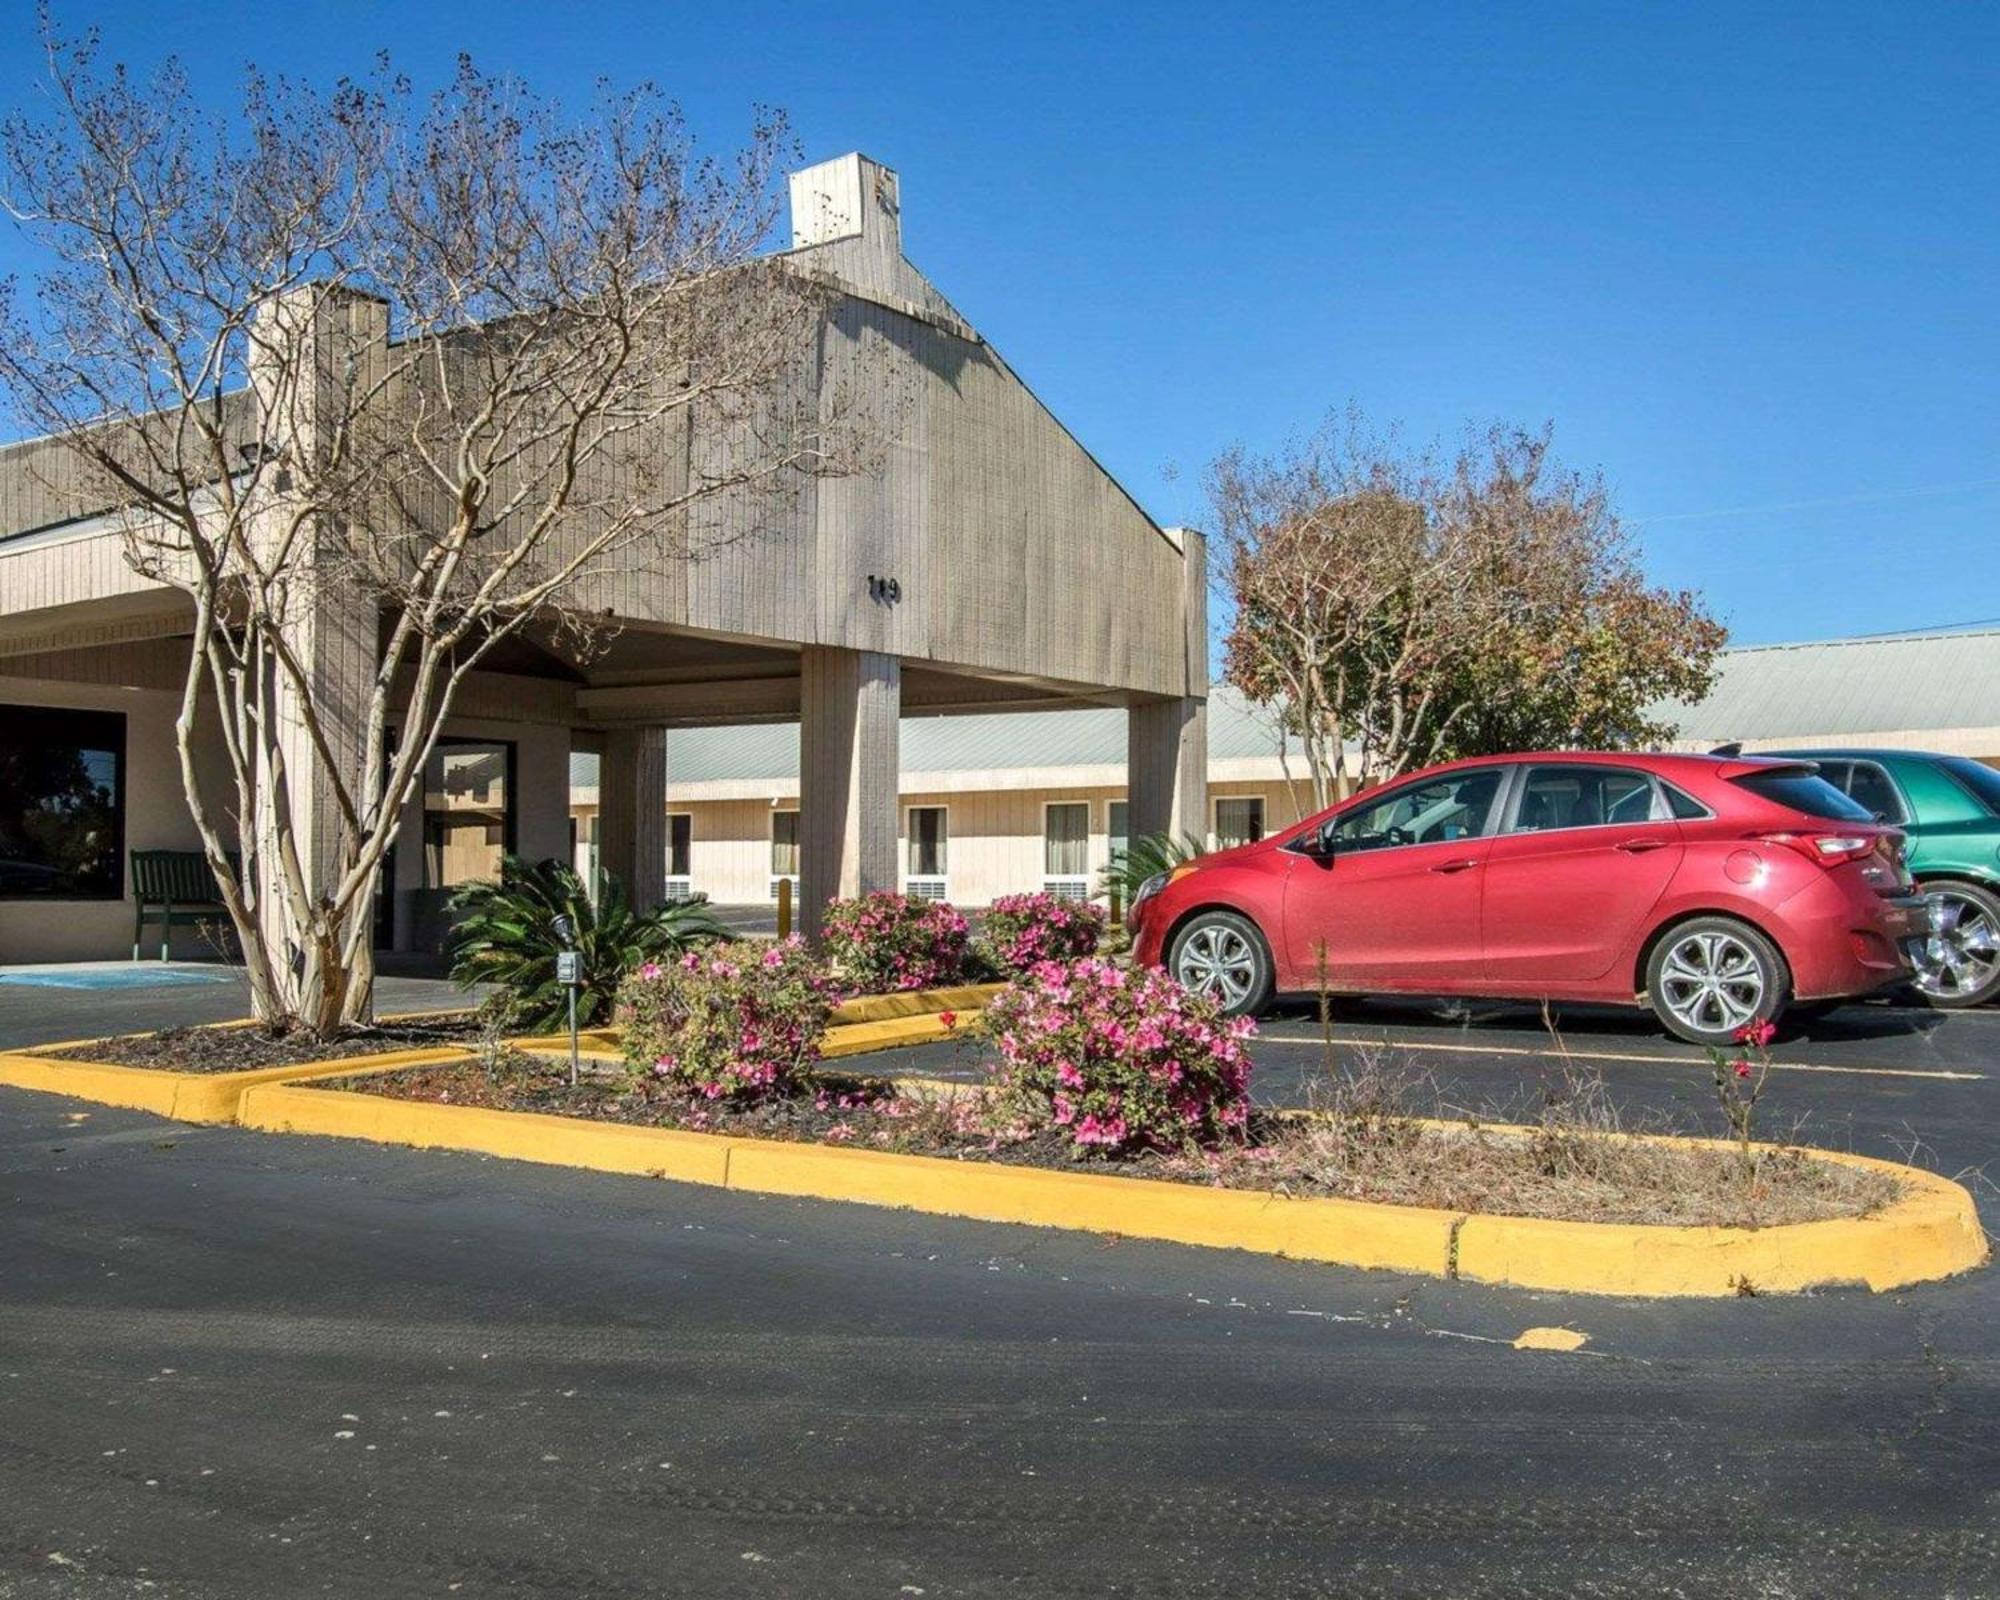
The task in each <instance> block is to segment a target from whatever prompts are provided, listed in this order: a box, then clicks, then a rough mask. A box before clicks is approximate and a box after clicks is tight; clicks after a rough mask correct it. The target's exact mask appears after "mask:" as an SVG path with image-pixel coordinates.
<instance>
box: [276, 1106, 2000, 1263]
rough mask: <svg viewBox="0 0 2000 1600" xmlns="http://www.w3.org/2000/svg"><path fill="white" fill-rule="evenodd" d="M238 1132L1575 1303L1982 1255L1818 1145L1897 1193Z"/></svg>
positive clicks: (661, 1136) (493, 1130) (463, 1109)
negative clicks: (1138, 1172)
mask: <svg viewBox="0 0 2000 1600" xmlns="http://www.w3.org/2000/svg"><path fill="white" fill-rule="evenodd" d="M323 1075H324V1074H323ZM241 1120H242V1122H243V1124H244V1126H246V1127H253V1128H263V1129H267V1130H269V1131H272V1132H281V1133H315V1134H331V1135H337V1136H341V1137H346V1138H357V1139H372V1140H375V1141H377V1142H379V1143H385V1144H402V1145H413V1146H416V1147H418V1148H434V1149H459V1150H476V1151H480V1152H483V1153H485V1154H488V1155H497V1156H509V1157H513V1158H516V1159H519V1160H525V1161H536V1162H542V1163H546V1164H553V1165H558V1166H575V1167H584V1168H588V1169H591V1170H594V1171H600V1172H626V1173H631V1172H643V1173H650V1174H656V1175H659V1176H663V1177H672V1178H677V1179H680V1180H682V1181H685V1182H690V1183H706V1184H711V1185H719V1186H721V1187H725V1188H730V1189H737V1190H742V1191H745V1192H748V1193H756V1194H782V1195H794V1196H801V1197H808V1198H812V1199H819V1200H844V1201H852V1202H856V1203H859V1204H863V1205H878V1206H893V1207H899V1208H904V1209H909V1210H915V1211H925V1212H931V1213H935V1214H937V1215H942V1216H955V1217H970V1218H975V1219H977V1220H980V1221H984V1222H1011V1223H1026V1224H1030V1225H1033V1226H1038V1227H1053V1228H1066V1229H1077V1230H1081V1231H1085V1232H1091V1233H1111V1234H1120V1235H1124V1236H1127V1237H1130V1238H1135V1239H1160V1240H1166V1241H1169V1242H1171V1243H1175V1244H1193V1245H1208V1246H1217V1247H1223V1248H1229V1249H1237V1250H1250V1251H1256V1252H1259V1253H1262V1254H1266V1255H1281V1256H1290V1257H1292V1258H1294V1259H1297V1260H1303V1261H1323V1262H1330V1263H1336V1264H1339V1265H1342V1266H1352V1267H1376V1268H1387V1269H1390V1270H1394V1271H1400V1272H1420V1273H1424V1274H1427V1275H1429V1276H1432V1277H1460V1278H1465V1279H1469V1280H1473V1281H1477V1282H1482V1283H1495V1284H1512V1285H1515V1286H1517V1287H1522V1288H1534V1289H1551V1290H1561V1291H1564V1292H1569V1293H1577V1294H1614V1295H1630V1296H1690V1295H1693V1296H1724V1295H1735V1294H1740V1293H1743V1292H1745V1291H1746V1290H1751V1291H1755V1292H1757V1293H1780V1292H1794V1291H1798V1290H1804V1289H1811V1288H1821V1287H1833V1286H1837V1285H1850V1284H1851V1285H1860V1286H1865V1287H1867V1288H1869V1289H1875V1290H1882V1289H1893V1288H1900V1287H1902V1286H1904V1285H1907V1284H1912V1283H1922V1282H1927V1281H1930V1280H1932V1279H1936V1278H1946V1277H1951V1276H1953V1275H1955V1274H1957V1273H1960V1272H1964V1271H1967V1270H1969V1269H1970V1268H1972V1267H1976V1266H1978V1265H1979V1264H1980V1263H1982V1262H1983V1261H1985V1259H1986V1256H1987V1250H1986V1239H1985V1235H1984V1233H1983V1232H1982V1231H1981V1229H1980V1226H1979V1221H1978V1216H1977V1213H1976V1211H1975V1210H1974V1207H1973V1203H1972V1196H1971V1195H1970V1194H1968V1193H1967V1192H1966V1190H1965V1189H1964V1188H1963V1187H1962V1186H1961V1185H1959V1184H1956V1183H1953V1182H1952V1181H1951V1180H1949V1179H1947V1178H1941V1177H1938V1176H1937V1175H1936V1174H1934V1173H1927V1172H1920V1171H1918V1170H1916V1169H1914V1168H1910V1167H1903V1166H1899V1165H1897V1164H1896V1163H1894V1162H1887V1161H1876V1160H1873V1159H1871V1158H1869V1157H1866V1156H1854V1155H1847V1154H1845V1153H1843V1152H1839V1151H1829V1150H1815V1151H1813V1152H1811V1154H1812V1155H1813V1157H1815V1158H1816V1159H1823V1160H1829V1161H1837V1162H1845V1163H1848V1164H1850V1165H1856V1166H1863V1167H1870V1168H1874V1169H1877V1170H1880V1171H1885V1172H1889V1173H1891V1174H1893V1175H1894V1176H1895V1177H1896V1178H1898V1179H1899V1180H1900V1181H1901V1182H1902V1183H1903V1184H1904V1185H1906V1193H1905V1194H1904V1196H1903V1198H1902V1199H1900V1200H1898V1201H1897V1202H1896V1203H1895V1204H1893V1205H1891V1206H1889V1207H1887V1208H1886V1209H1884V1210H1883V1211H1881V1212H1878V1213H1877V1214H1875V1215H1874V1216H1870V1217H1861V1218H1856V1219H1853V1220H1849V1221H1838V1222H1807V1223H1795V1224H1789V1225H1786V1226H1782V1227H1773V1228H1758V1229H1751V1228H1688V1227H1667V1226H1644V1225H1632V1224H1616V1223H1601V1222H1551V1221H1547V1220H1544V1219H1541V1218H1536V1217H1496V1216H1473V1215H1466V1214H1462V1213H1457V1212H1449V1211H1431V1210H1424V1209H1421V1208H1419V1207H1414V1206H1397V1205H1384V1204H1378V1203H1373V1202H1367V1201H1359V1200H1342V1199H1334V1198H1322V1197H1292V1196H1287V1195H1279V1194H1271V1193H1264V1192H1259V1191H1255V1190H1243V1189H1208V1188H1202V1187H1200V1186H1199V1185H1195V1184H1183V1183H1167V1182H1162V1181H1159V1180H1155V1179H1147V1178H1126V1177H1114V1176H1109V1175H1101V1174H1097V1173H1087V1172H1052V1171H1049V1170H1048V1169H1046V1168H1040V1167H1011V1166H1006V1165H1003V1164H1000V1163H989V1162H979V1161H951V1160H944V1159H940V1158H938V1157H934V1156H912V1155H895V1154H891V1153H889V1152H887V1151H881V1150H857V1149H851V1148H843V1147H840V1146H834V1145H821V1144H803V1143H787V1142H785V1141H781V1140H775V1139H744V1138H733V1137H729V1136H726V1135H718V1134H699V1133H684V1132H681V1131H680V1130H678V1129H665V1128H634V1127H628V1126H624V1125H621V1124H615V1123H593V1122H584V1121H580V1120H578V1119H576V1118H571V1117H560V1116H548V1115H544V1114H540V1113H528V1112H510V1111H493V1110H487V1109H484V1108H479V1107H469V1106H446V1105H435V1104H429V1103H421V1102H416V1101H408V1100H391V1099H388V1098H385V1097H383V1096H379V1095H367V1094H357V1093H348V1092H342V1091H338V1090H329V1089H324V1088H313V1087H310V1086H305V1087H302V1086H299V1085H298V1084H297V1083H296V1082H294V1083H285V1084H280V1083H270V1084H263V1085H257V1086H253V1087H251V1088H250V1089H249V1090H247V1091H246V1092H245V1094H244V1095H243V1100H242V1109H241ZM1688 1142H1693V1143H1702V1144H1713V1143H1717V1141H1713V1140H1697V1141H1688Z"/></svg>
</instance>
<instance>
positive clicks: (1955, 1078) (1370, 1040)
mask: <svg viewBox="0 0 2000 1600" xmlns="http://www.w3.org/2000/svg"><path fill="white" fill-rule="evenodd" d="M1333 1042H1334V1043H1335V1044H1336V1045H1345V1046H1348V1047H1350V1048H1381V1049H1385V1050H1429V1051H1435V1052H1437V1053H1439V1054H1442V1055H1455V1056H1525V1057H1529V1058H1533V1059H1538V1060H1545V1061H1560V1060H1563V1059H1565V1058H1567V1059H1568V1060H1571V1061H1609V1062H1615V1063H1618V1064H1621V1065H1631V1064H1637V1065H1642V1066H1649V1067H1700V1068H1702V1069H1703V1070H1704V1071H1706V1070H1707V1069H1708V1067H1709V1061H1708V1058H1707V1057H1706V1056H1670V1055H1662V1054H1660V1053H1659V1052H1657V1051H1637V1050H1576V1049H1572V1048H1570V1047H1568V1046H1566V1045H1565V1046H1562V1047H1559V1048H1551V1047H1548V1046H1536V1045H1519V1044H1455V1043H1451V1042H1448V1041H1445V1040H1439V1039H1396V1038H1391V1037H1388V1036H1386V1035H1385V1036H1382V1037H1379V1038H1378V1037H1375V1036H1373V1035H1367V1036H1362V1037H1355V1036H1353V1035H1350V1034H1344V1033H1337V1034H1335V1035H1334V1037H1333ZM1270 1045H1283V1046H1288V1047H1291V1048H1294V1049H1322V1048H1324V1041H1323V1040H1321V1039H1320V1038H1318V1037H1310V1038H1302V1037H1287V1036H1285V1035H1283V1034H1274V1033H1264V1034H1260V1035H1259V1036H1258V1037H1257V1040H1256V1042H1255V1043H1253V1044H1252V1046H1251V1050H1252V1052H1253V1053H1254V1052H1255V1051H1256V1050H1257V1049H1258V1048H1260V1047H1265V1046H1270ZM1771 1070H1772V1071H1773V1072H1824V1073H1835V1074H1839V1075H1841V1076H1846V1077H1861V1078H1928V1079H1934V1080H1942V1081H1945V1082H1953V1083H1982V1082H1984V1081H1985V1079H1986V1077H1987V1076H1988V1075H1987V1074H1986V1073H1984V1072H1954V1071H1952V1070H1950V1069H1949V1068H1944V1067H1871V1066H1848V1065H1843V1064H1836V1063H1831V1062H1810V1061H1773V1062H1772V1063H1771Z"/></svg>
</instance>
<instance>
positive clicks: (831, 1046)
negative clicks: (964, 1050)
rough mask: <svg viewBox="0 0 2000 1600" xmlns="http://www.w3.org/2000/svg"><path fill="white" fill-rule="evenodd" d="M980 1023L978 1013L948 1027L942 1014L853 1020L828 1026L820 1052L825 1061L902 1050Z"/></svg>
mask: <svg viewBox="0 0 2000 1600" xmlns="http://www.w3.org/2000/svg"><path fill="white" fill-rule="evenodd" d="M978 1026H979V1018H978V1016H977V1014H973V1015H969V1016H964V1017H958V1018H954V1019H953V1025H952V1026H951V1027H949V1028H947V1027H946V1026H945V1025H944V1024H943V1023H942V1022H940V1021H939V1020H938V1014H937V1013H936V1012H931V1013H929V1014H927V1015H919V1016H910V1017H892V1018H889V1019H886V1020H884V1021H881V1022H850V1023H847V1024H844V1025H843V1026H841V1027H837V1028H828V1029H827V1030H826V1032H825V1033H824V1034H822V1035H821V1036H820V1041H819V1053H820V1059H821V1060H824V1061H838V1060H840V1059H841V1058H842V1057H843V1056H864V1055H868V1054H870V1053H871V1052H873V1051H876V1050H898V1049H901V1048H903V1047H904V1046H905V1045H913V1044H936V1043H937V1042H938V1041H939V1040H940V1039H951V1038H955V1037H957V1036H958V1035H959V1034H962V1033H965V1032H968V1031H970V1030H973V1029H976V1028H978Z"/></svg>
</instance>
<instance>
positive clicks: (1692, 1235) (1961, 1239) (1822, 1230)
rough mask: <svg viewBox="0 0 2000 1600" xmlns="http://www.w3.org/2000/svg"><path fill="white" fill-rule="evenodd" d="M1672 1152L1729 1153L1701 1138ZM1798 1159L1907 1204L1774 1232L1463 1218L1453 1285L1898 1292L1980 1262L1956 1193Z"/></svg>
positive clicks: (1921, 1179)
mask: <svg viewBox="0 0 2000 1600" xmlns="http://www.w3.org/2000/svg"><path fill="white" fill-rule="evenodd" d="M1676 1142H1681V1143H1693V1144H1713V1145H1716V1147H1717V1148H1730V1149H1733V1148H1734V1147H1733V1146H1729V1145H1725V1144H1723V1143H1722V1142H1721V1141H1716V1140H1708V1139H1701V1140H1683V1141H1676ZM1765 1148H1769V1147H1768V1146H1767V1147H1765ZM1805 1153H1806V1154H1808V1155H1809V1156H1810V1157H1811V1158H1812V1159H1813V1160H1816V1161H1832V1162H1837V1163H1840V1164H1842V1165H1845V1166H1850V1167H1866V1168H1869V1169H1872V1170H1874V1171H1877V1172H1885V1173H1888V1174H1889V1175H1891V1176H1892V1177H1894V1178H1896V1179H1897V1180H1898V1181H1899V1182H1900V1183H1902V1184H1903V1186H1904V1194H1903V1196H1902V1198H1901V1199H1899V1200H1897V1201H1896V1202H1895V1203H1894V1204H1892V1205H1889V1206H1886V1207H1884V1208H1883V1209H1882V1210H1880V1211H1878V1212H1876V1213H1874V1214H1873V1215H1872V1216H1866V1217H1850V1218H1842V1219H1839V1220H1835V1221H1828V1222H1794V1223H1787V1224H1785V1225H1784V1226H1782V1227H1774V1228H1696V1227H1663V1226H1657V1225H1655V1226H1648V1225H1645V1224H1641V1223H1616V1222H1558V1221H1554V1220H1551V1219H1549V1218H1546V1217H1496V1216H1468V1217H1467V1218H1466V1219H1465V1221H1464V1224H1463V1226H1461V1227H1460V1229H1459V1233H1458V1258H1457V1268H1458V1271H1457V1275H1458V1276H1459V1277H1461V1278H1465V1279H1468V1280H1470V1281H1472V1282H1475V1283H1501V1284H1512V1285H1514V1286H1515V1287H1517V1288H1523V1289H1560V1290H1567V1291H1570V1292H1574V1293H1581V1294H1622V1295H1733V1294H1748V1293H1756V1294H1795V1293H1798V1292H1800V1291H1802V1290H1806V1289H1831V1288H1839V1287H1863V1288H1868V1289H1873V1290H1876V1291H1880V1290H1884V1289H1900V1288H1904V1287H1906V1286H1907V1285H1909V1284H1913V1283H1928V1282H1930V1281H1932V1280H1933V1279H1937V1278H1949V1277H1952V1276H1954V1275H1956V1274H1957V1273H1961V1272H1967V1271H1970V1270H1971V1269H1972V1268H1974V1267H1976V1266H1979V1265H1980V1264H1981V1263H1983V1262H1984V1261H1985V1260H1986V1259H1987V1246H1986V1234H1985V1231H1984V1230H1983V1229H1982V1228H1981V1227H1980V1225H1979V1213H1978V1210H1977V1208H1976V1207H1975V1206H1974V1204H1973V1200H1972V1196H1971V1195H1970V1194H1969V1193H1968V1192H1967V1191H1966V1189H1965V1187H1964V1185H1962V1184H1957V1183H1953V1182H1952V1181H1951V1179H1949V1178H1944V1177H1940V1176H1938V1174H1936V1173H1934V1172H1924V1171H1922V1170H1920V1169H1918V1168H1916V1167H1906V1166H1902V1165H1900V1164H1898V1163H1896V1162H1894V1161H1877V1160H1875V1159H1874V1158H1872V1157H1870V1156H1857V1155H1849V1154H1847V1153H1846V1152H1845V1151H1841V1150H1818V1149H1814V1150H1808V1151H1806V1152H1805Z"/></svg>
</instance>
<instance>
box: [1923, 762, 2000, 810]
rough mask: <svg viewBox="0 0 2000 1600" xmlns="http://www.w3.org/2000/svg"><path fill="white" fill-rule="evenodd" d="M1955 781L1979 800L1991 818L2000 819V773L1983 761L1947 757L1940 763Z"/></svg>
mask: <svg viewBox="0 0 2000 1600" xmlns="http://www.w3.org/2000/svg"><path fill="white" fill-rule="evenodd" d="M1938 765H1939V766H1940V767H1942V768H1943V769H1944V770H1945V771H1946V772H1947V773H1948V774H1950V776H1951V778H1952V779H1953V781H1955V782H1956V783H1957V784H1958V786H1959V787H1960V788H1961V789H1963V790H1965V792H1966V793H1967V794H1969V795H1971V796H1972V797H1973V799H1975V800H1977V801H1978V802H1979V803H1980V804H1981V805H1982V806H1984V807H1985V808H1986V810H1987V813H1988V814H1989V815H1991V816H1995V817H2000V772H1996V771H1994V770H1993V768H1991V767H1989V766H1987V765H1986V764H1985V763H1984V762H1982V761H1973V760H1970V759H1968V758H1967V757H1965V756H1946V757H1945V758H1944V759H1943V760H1941V761H1939V762H1938Z"/></svg>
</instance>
